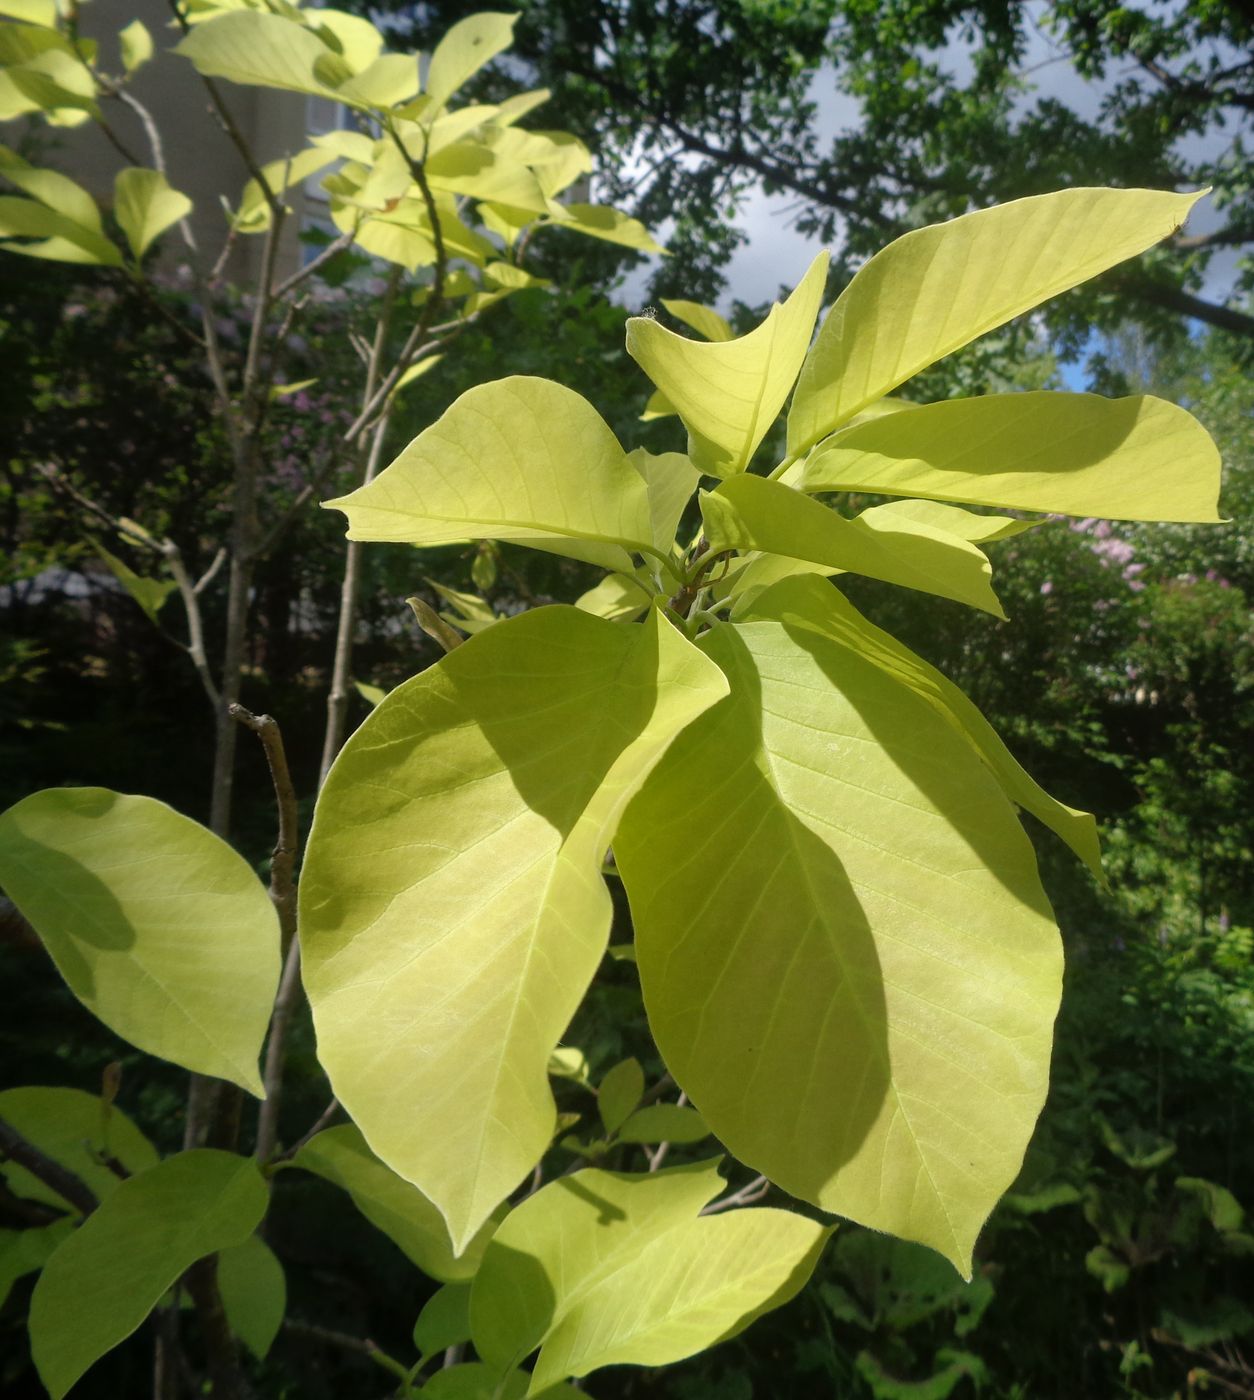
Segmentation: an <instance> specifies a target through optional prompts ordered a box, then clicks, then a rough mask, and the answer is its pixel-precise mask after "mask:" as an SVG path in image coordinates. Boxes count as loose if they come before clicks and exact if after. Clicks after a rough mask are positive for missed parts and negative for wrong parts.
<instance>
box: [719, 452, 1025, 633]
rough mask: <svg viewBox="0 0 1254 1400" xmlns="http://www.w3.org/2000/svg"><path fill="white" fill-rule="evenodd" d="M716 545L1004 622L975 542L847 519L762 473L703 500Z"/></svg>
mask: <svg viewBox="0 0 1254 1400" xmlns="http://www.w3.org/2000/svg"><path fill="white" fill-rule="evenodd" d="M701 515H702V518H703V519H704V521H705V537H706V541H707V543H708V544H709V546H710V548H711V549H712V550H715V551H719V550H724V549H751V550H762V551H764V552H765V553H768V554H782V555H787V556H789V557H791V558H794V559H804V560H806V561H807V562H809V563H811V564H820V565H823V566H824V567H825V568H830V569H841V570H844V571H846V572H848V573H855V574H865V575H866V576H867V577H868V578H878V579H883V580H884V581H885V582H886V583H899V584H902V585H903V586H904V587H906V588H917V589H920V590H921V591H922V592H924V593H934V594H936V595H937V596H938V597H941V598H953V599H955V600H956V601H957V602H960V603H967V604H969V605H970V606H971V607H973V608H982V609H983V610H984V611H985V612H990V613H992V614H993V616H994V617H1005V613H1004V612H1003V611H1002V607H1001V604H1000V603H999V602H998V601H997V595H996V594H995V593H994V592H993V587H992V583H991V582H990V580H991V578H992V574H993V570H992V566H991V565H990V564H989V562H988V559H987V557H986V556H985V555H984V554H983V553H982V552H981V551H980V550H979V549H977V548H976V547H975V545H973V544H970V543H969V542H968V541H966V540H964V539H961V538H959V537H958V536H957V535H950V534H948V533H946V532H945V531H943V530H938V529H937V528H936V527H935V526H932V525H927V524H925V523H923V522H921V521H914V520H904V519H903V520H893V519H891V518H889V519H884V518H882V517H878V518H877V517H876V516H874V515H871V514H870V513H868V517H859V518H858V519H856V520H846V519H845V518H844V517H843V516H841V515H837V513H836V512H835V511H834V510H829V509H828V507H827V506H824V505H820V504H819V502H818V501H812V500H810V499H809V497H807V496H803V495H802V494H801V493H800V492H799V491H794V490H793V489H792V487H790V486H784V485H782V484H781V483H780V482H778V481H767V480H766V479H765V478H763V477H760V476H738V477H733V478H732V479H731V480H730V481H725V482H724V483H723V484H722V486H720V487H719V488H718V490H717V491H712V492H709V493H707V494H705V495H703V496H702V497H701Z"/></svg>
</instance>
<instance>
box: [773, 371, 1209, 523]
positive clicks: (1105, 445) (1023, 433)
mask: <svg viewBox="0 0 1254 1400" xmlns="http://www.w3.org/2000/svg"><path fill="white" fill-rule="evenodd" d="M797 484H798V485H799V486H800V487H801V489H802V490H803V491H873V492H876V493H877V494H881V495H887V496H930V497H933V498H934V499H936V500H944V501H969V502H972V503H973V504H976V505H988V506H1010V507H1013V508H1016V509H1019V510H1033V511H1054V512H1057V513H1059V514H1062V515H1080V516H1086V515H1096V516H1100V517H1101V518H1103V519H1118V520H1198V521H1215V520H1219V519H1220V518H1221V517H1220V515H1219V513H1218V509H1217V498H1218V495H1219V452H1218V450H1217V449H1216V447H1215V444H1214V442H1213V441H1212V440H1211V437H1210V435H1209V433H1207V431H1206V429H1205V428H1203V427H1202V425H1201V424H1200V423H1199V422H1198V421H1197V420H1196V419H1195V418H1194V417H1193V416H1192V414H1190V413H1188V412H1186V411H1185V410H1184V409H1183V408H1177V407H1176V406H1175V404H1170V403H1167V402H1166V401H1165V400H1163V399H1155V398H1149V397H1141V398H1127V399H1103V398H1100V397H1099V396H1098V395H1096V394H1061V393H1044V392H1042V393H1036V392H1031V393H1023V394H990V395H988V396H987V397H985V398H981V399H949V400H946V401H944V402H942V403H932V404H927V405H925V406H923V407H921V408H919V409H917V410H916V411H915V412H913V413H897V414H893V415H892V416H891V417H889V418H878V419H875V420H874V421H873V422H870V423H861V424H859V425H857V426H856V427H852V428H847V429H845V430H844V431H843V432H841V433H838V434H837V435H836V437H834V438H832V439H831V440H830V441H829V442H827V443H824V444H821V445H820V446H819V447H818V448H817V449H816V450H815V452H814V453H813V454H812V455H811V456H810V458H809V459H808V460H807V461H806V463H805V465H804V467H803V468H801V469H800V472H799V475H798V477H797Z"/></svg>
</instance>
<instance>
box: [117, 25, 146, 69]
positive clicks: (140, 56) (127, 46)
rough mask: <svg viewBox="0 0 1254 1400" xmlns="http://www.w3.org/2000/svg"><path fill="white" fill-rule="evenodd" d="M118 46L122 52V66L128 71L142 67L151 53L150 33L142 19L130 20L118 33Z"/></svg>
mask: <svg viewBox="0 0 1254 1400" xmlns="http://www.w3.org/2000/svg"><path fill="white" fill-rule="evenodd" d="M118 46H119V48H120V49H121V52H122V67H123V68H125V69H126V71H127V72H128V73H133V72H134V71H135V70H136V69H137V68H142V67H143V66H144V64H145V63H147V62H148V60H149V59H150V58H151V57H152V55H153V44H152V35H151V34H149V32H148V28H147V26H146V25H145V24H144V23H143V21H142V20H137V19H133V20H131V22H130V24H128V25H127V26H126V28H125V29H123V30H122V31H121V32H120V33H119V34H118Z"/></svg>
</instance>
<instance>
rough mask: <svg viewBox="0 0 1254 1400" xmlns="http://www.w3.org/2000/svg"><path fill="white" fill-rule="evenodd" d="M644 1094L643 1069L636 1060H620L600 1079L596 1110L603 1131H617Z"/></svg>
mask: <svg viewBox="0 0 1254 1400" xmlns="http://www.w3.org/2000/svg"><path fill="white" fill-rule="evenodd" d="M643 1094H644V1071H643V1070H642V1069H641V1068H640V1062H639V1061H638V1060H620V1061H619V1063H618V1064H616V1065H615V1066H614V1068H613V1069H611V1070H610V1071H609V1073H608V1074H606V1076H605V1078H604V1079H603V1080H602V1081H601V1087H600V1088H599V1089H598V1090H597V1111H598V1112H599V1113H600V1115H601V1122H602V1123H603V1124H604V1125H605V1131H606V1132H607V1133H612V1132H615V1131H617V1129H618V1128H620V1127H621V1126H622V1125H623V1123H625V1122H626V1121H627V1119H628V1118H629V1117H630V1116H631V1112H632V1110H633V1109H634V1108H635V1106H636V1105H637V1104H638V1103H639V1102H640V1099H641V1096H642V1095H643Z"/></svg>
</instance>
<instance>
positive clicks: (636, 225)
mask: <svg viewBox="0 0 1254 1400" xmlns="http://www.w3.org/2000/svg"><path fill="white" fill-rule="evenodd" d="M552 212H553V215H554V224H553V226H554V227H555V228H567V229H570V230H571V231H572V232H573V233H583V234H587V236H588V237H589V238H600V239H602V240H603V241H604V242H606V243H617V244H618V246H619V247H620V248H634V249H636V250H637V252H641V253H665V252H666V249H665V248H663V247H662V245H661V244H660V243H658V242H657V240H656V239H655V238H654V237H653V235H652V234H651V233H650V232H649V230H648V229H647V228H645V226H644V225H643V224H642V223H641V222H640V220H639V219H633V218H630V217H629V216H628V215H626V214H622V213H620V212H619V211H618V210H617V209H612V208H610V206H609V205H608V204H561V205H558V206H556V208H555V209H553V210H552Z"/></svg>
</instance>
